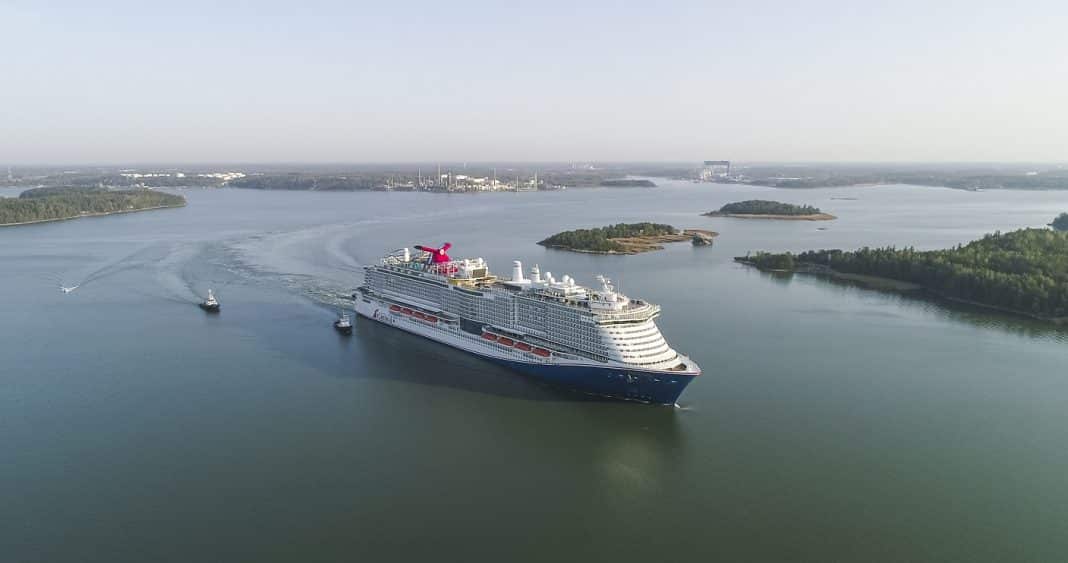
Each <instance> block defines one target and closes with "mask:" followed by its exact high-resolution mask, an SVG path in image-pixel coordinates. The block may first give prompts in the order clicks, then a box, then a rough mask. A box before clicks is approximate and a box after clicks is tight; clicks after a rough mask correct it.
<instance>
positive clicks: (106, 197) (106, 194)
mask: <svg viewBox="0 0 1068 563" xmlns="http://www.w3.org/2000/svg"><path fill="white" fill-rule="evenodd" d="M181 205H185V198H184V197H182V196H177V195H172V194H168V193H164V192H157V191H154V190H117V191H113V190H107V189H103V188H77V187H49V188H35V189H31V190H26V191H24V192H22V193H21V194H19V197H17V198H0V225H4V224H11V223H26V222H31V221H49V220H56V219H70V218H72V217H79V216H81V215H88V214H97V213H115V212H119V211H136V210H139V209H149V208H153V207H176V206H181Z"/></svg>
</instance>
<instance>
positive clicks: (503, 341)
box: [497, 336, 515, 346]
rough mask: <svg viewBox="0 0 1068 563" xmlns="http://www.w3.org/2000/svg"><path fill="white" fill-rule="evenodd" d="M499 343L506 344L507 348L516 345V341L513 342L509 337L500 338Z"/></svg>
mask: <svg viewBox="0 0 1068 563" xmlns="http://www.w3.org/2000/svg"><path fill="white" fill-rule="evenodd" d="M497 342H499V343H501V344H504V345H505V346H511V345H512V344H515V340H512V339H511V338H508V337H507V336H502V337H500V338H498V339H497Z"/></svg>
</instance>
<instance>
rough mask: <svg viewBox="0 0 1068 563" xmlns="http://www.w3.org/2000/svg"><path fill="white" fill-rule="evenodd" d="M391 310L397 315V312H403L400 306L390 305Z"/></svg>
mask: <svg viewBox="0 0 1068 563" xmlns="http://www.w3.org/2000/svg"><path fill="white" fill-rule="evenodd" d="M389 310H390V311H393V312H394V313H397V312H399V311H400V310H401V308H400V305H390V306H389Z"/></svg>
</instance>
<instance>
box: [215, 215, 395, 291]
mask: <svg viewBox="0 0 1068 563" xmlns="http://www.w3.org/2000/svg"><path fill="white" fill-rule="evenodd" d="M377 222H378V221H375V220H368V221H362V222H358V223H346V224H334V225H322V226H316V227H313V228H308V229H300V230H296V231H287V232H281V233H265V234H259V235H255V236H251V237H247V238H245V239H242V240H239V241H235V242H232V243H231V244H229V245H228V248H227V254H228V255H229V257H230V260H229V261H228V264H229V265H230V266H231V267H232V268H233V273H234V275H236V276H239V277H241V278H243V279H245V280H247V281H248V282H249V283H256V284H262V283H267V284H271V285H275V286H281V287H282V288H284V289H285V290H287V291H288V292H291V293H295V294H297V295H300V296H301V297H303V298H306V299H308V300H309V301H311V302H313V303H315V304H318V305H323V306H326V307H329V308H331V309H336V308H348V307H351V305H352V300H351V295H352V292H353V290H354V288H355V287H356V286H357V285H359V283H360V280H361V278H362V276H363V264H362V262H361V261H360V260H359V259H358V258H357V257H356V256H355V255H354V253H353V252H352V250H351V249H352V247H353V246H355V241H356V240H357V239H358V236H359V234H360V232H361V231H363V230H366V229H367V228H369V227H370V226H372V225H374V224H375V223H377Z"/></svg>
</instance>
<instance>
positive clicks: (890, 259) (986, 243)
mask: <svg viewBox="0 0 1068 563" xmlns="http://www.w3.org/2000/svg"><path fill="white" fill-rule="evenodd" d="M735 260H736V261H738V262H741V263H744V264H749V265H752V266H755V267H757V268H760V269H762V270H770V271H778V272H797V273H806V274H816V275H822V276H826V277H831V278H836V279H842V280H849V281H853V282H857V283H860V284H861V285H864V286H868V287H871V288H875V289H891V290H897V291H906V292H910V291H911V292H924V293H928V294H931V295H934V296H936V297H941V298H944V299H947V300H950V301H956V302H961V303H968V304H971V305H978V306H982V307H987V308H990V309H996V310H999V311H1006V312H1010V313H1015V314H1018V315H1025V316H1028V317H1032V318H1036V319H1040V320H1044V321H1051V322H1055V323H1058V324H1064V323H1068V232H1061V231H1056V230H1050V229H1021V230H1018V231H1013V232H1010V233H1000V232H997V233H993V234H989V235H986V236H985V237H983V238H981V239H979V240H976V241H973V242H970V243H968V244H966V245H963V246H959V245H958V246H956V247H953V248H949V249H946V250H927V251H920V250H915V249H913V248H894V247H887V248H862V249H860V250H853V251H842V250H811V251H807V252H802V253H800V254H792V253H789V252H786V253H768V252H757V253H751V254H749V255H747V256H744V257H742V256H740V257H737V258H735Z"/></svg>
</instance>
